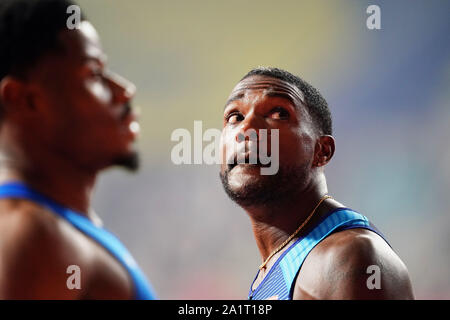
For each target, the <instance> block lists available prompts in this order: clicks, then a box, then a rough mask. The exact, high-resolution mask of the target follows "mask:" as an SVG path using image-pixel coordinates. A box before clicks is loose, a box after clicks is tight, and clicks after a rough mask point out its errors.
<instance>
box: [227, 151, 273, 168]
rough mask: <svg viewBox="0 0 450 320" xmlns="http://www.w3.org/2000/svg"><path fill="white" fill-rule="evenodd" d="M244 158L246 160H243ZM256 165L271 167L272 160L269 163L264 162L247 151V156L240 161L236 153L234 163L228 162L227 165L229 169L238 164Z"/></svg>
mask: <svg viewBox="0 0 450 320" xmlns="http://www.w3.org/2000/svg"><path fill="white" fill-rule="evenodd" d="M243 160H244V161H243ZM239 165H241V166H255V167H262V168H265V167H267V168H268V167H270V161H269V163H267V164H264V163H262V162H261V161H260V159H259V157H251V156H250V154H249V153H248V152H247V153H246V154H245V157H244V158H243V159H242V158H241V159H240V161H239V162H238V157H237V155H235V156H234V157H233V162H232V163H228V164H227V167H228V171H231V170H233V169H234V168H235V167H237V166H239Z"/></svg>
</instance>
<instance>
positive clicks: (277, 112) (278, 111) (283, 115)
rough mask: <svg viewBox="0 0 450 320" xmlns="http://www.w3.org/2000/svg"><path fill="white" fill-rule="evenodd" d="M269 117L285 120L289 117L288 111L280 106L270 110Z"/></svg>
mask: <svg viewBox="0 0 450 320" xmlns="http://www.w3.org/2000/svg"><path fill="white" fill-rule="evenodd" d="M270 117H271V118H272V119H275V120H287V119H289V111H287V110H286V109H284V108H282V107H276V108H273V109H272V110H271V111H270Z"/></svg>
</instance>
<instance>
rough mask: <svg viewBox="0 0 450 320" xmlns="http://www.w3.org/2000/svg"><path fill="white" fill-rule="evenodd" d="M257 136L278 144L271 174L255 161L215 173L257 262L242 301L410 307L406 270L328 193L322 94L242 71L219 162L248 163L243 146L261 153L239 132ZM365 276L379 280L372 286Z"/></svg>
mask: <svg viewBox="0 0 450 320" xmlns="http://www.w3.org/2000/svg"><path fill="white" fill-rule="evenodd" d="M263 129H264V130H268V131H269V133H268V134H267V135H266V136H267V137H268V141H267V142H266V143H267V145H271V144H274V143H278V144H279V145H278V147H279V154H278V155H277V156H278V161H279V170H278V172H277V173H276V174H272V175H263V174H261V169H262V168H263V167H264V166H263V165H262V164H261V162H260V161H257V162H256V163H255V162H253V164H251V163H250V164H249V163H248V162H247V163H236V161H226V162H225V161H224V162H223V164H222V166H221V172H220V177H221V180H222V184H223V186H224V188H225V191H226V193H227V194H228V196H229V197H230V198H231V199H232V200H233V201H235V202H236V203H237V204H239V205H240V206H241V207H242V208H243V209H244V210H245V211H246V212H247V214H248V215H249V217H250V220H251V224H252V228H253V233H254V237H255V240H256V243H257V246H258V248H259V251H260V254H261V257H262V261H263V263H262V264H261V266H260V268H259V271H258V274H257V276H256V278H255V280H254V282H253V284H252V285H251V289H250V293H249V298H250V299H412V298H413V293H412V288H411V283H410V280H409V276H408V272H407V269H406V267H405V265H404V264H403V262H402V261H401V260H400V258H399V257H398V256H397V255H396V254H395V253H394V251H393V250H392V249H391V247H390V246H389V245H388V243H387V242H386V241H385V240H384V239H383V237H382V236H381V234H380V233H379V232H378V231H377V230H376V229H375V228H374V227H373V225H371V224H370V222H369V221H368V219H367V218H366V217H364V216H363V215H361V214H359V213H357V212H355V211H353V210H351V209H348V208H346V207H345V206H344V205H343V204H341V203H339V202H338V201H336V200H334V199H333V198H331V196H329V195H328V189H327V184H326V178H325V173H324V167H325V165H326V164H327V163H328V162H329V161H330V160H331V158H332V156H333V154H334V150H335V140H334V138H333V137H332V122H331V114H330V111H329V109H328V106H327V103H326V101H325V99H324V98H323V97H322V96H321V94H320V93H319V92H318V91H317V90H316V89H315V88H313V87H312V86H311V85H309V84H308V83H306V82H305V81H304V80H302V79H300V78H299V77H297V76H294V75H292V74H291V73H289V72H287V71H284V70H280V69H277V68H257V69H254V70H252V71H250V72H249V73H248V74H247V75H246V76H245V77H244V78H243V79H242V80H241V81H240V82H239V83H238V84H237V85H236V87H235V88H234V89H233V91H232V92H231V94H230V97H229V99H228V101H227V103H226V106H225V110H224V117H223V132H222V141H221V144H222V153H223V154H224V155H225V158H226V159H228V160H229V159H232V160H233V159H236V158H239V157H240V156H241V158H242V154H241V155H239V154H238V153H239V150H241V152H243V153H244V158H245V159H249V158H251V157H252V156H255V155H254V154H253V155H252V151H250V150H251V149H252V148H251V145H252V144H255V143H257V144H258V146H259V145H261V143H262V141H261V135H260V134H257V136H256V137H255V138H253V139H252V138H251V135H249V134H246V132H247V131H249V130H254V131H256V132H257V133H259V132H261V131H260V130H263ZM271 130H278V136H279V141H272V140H271V134H270V131H271ZM247 138H249V139H247ZM243 145H244V146H245V147H246V148H243ZM270 149H271V148H270ZM229 150H234V151H231V154H230V151H229ZM236 150H237V151H236ZM271 157H274V155H273V154H272V155H271ZM372 269H373V270H375V271H379V275H380V279H379V281H375V282H374V283H371V281H368V278H369V277H370V275H371V273H367V271H368V270H369V271H370V270H372ZM371 272H373V271H371ZM377 282H379V283H377ZM372 284H373V285H372Z"/></svg>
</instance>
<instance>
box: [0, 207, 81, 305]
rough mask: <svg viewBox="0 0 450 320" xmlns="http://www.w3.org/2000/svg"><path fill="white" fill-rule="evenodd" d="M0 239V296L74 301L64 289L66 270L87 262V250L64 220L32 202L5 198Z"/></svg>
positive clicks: (0, 216) (71, 292) (70, 293)
mask: <svg viewBox="0 0 450 320" xmlns="http://www.w3.org/2000/svg"><path fill="white" fill-rule="evenodd" d="M0 240H1V241H0V282H1V285H0V296H1V297H4V298H12V299H14V298H15V297H18V298H25V299H26V298H36V297H48V298H52V297H56V296H57V297H60V298H67V299H70V298H76V297H73V296H72V295H74V294H78V293H77V292H75V291H69V290H67V286H66V280H67V277H68V274H67V267H68V266H69V265H71V261H77V262H79V261H86V262H87V261H89V252H90V251H89V250H86V248H89V246H86V244H87V239H83V237H81V236H80V235H78V234H77V231H76V230H74V229H73V228H72V227H71V226H69V225H68V224H67V223H66V222H65V221H63V220H62V219H60V218H58V217H57V216H56V215H54V214H52V213H51V212H49V211H48V210H46V209H44V208H42V207H40V206H38V205H36V204H34V203H32V202H29V201H26V200H19V199H17V200H16V199H4V200H1V201H0ZM82 249H84V250H82ZM56 293H57V294H56Z"/></svg>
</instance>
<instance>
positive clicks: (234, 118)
mask: <svg viewBox="0 0 450 320" xmlns="http://www.w3.org/2000/svg"><path fill="white" fill-rule="evenodd" d="M226 119H227V122H228V123H231V124H234V123H237V122H239V121H242V120H243V119H244V116H243V115H242V114H240V113H231V114H229V115H228V116H227V117H226Z"/></svg>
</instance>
